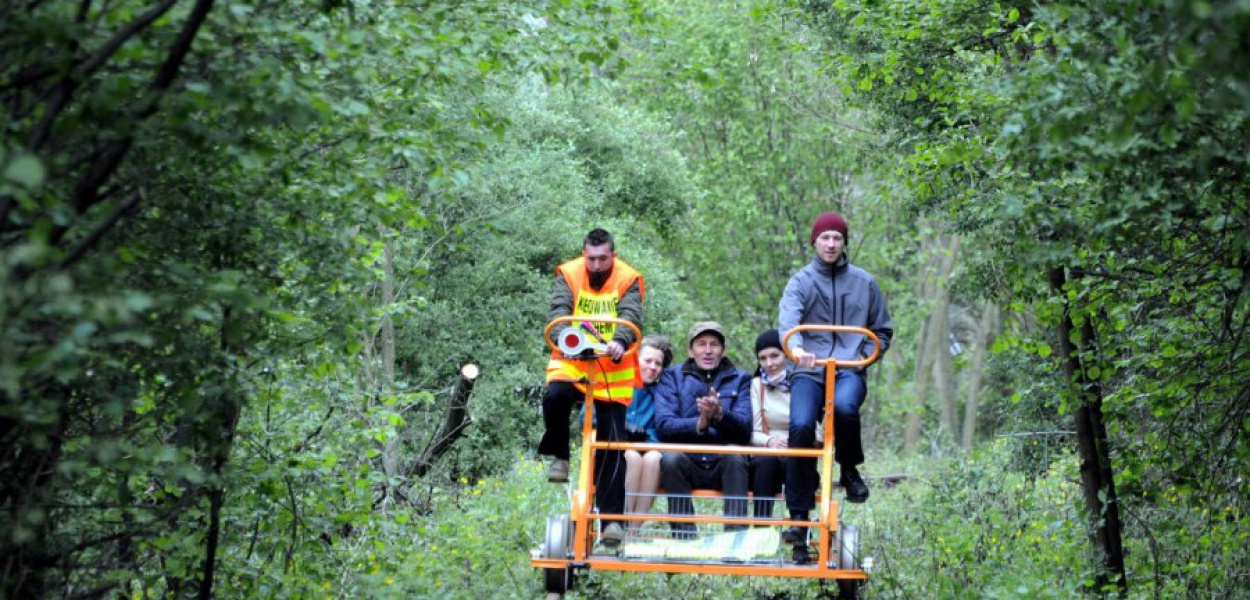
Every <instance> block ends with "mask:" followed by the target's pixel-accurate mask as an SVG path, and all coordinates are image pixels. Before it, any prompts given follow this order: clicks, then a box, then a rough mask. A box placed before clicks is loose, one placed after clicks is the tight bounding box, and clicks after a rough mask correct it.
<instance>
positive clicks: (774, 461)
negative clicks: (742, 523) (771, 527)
mask: <svg viewBox="0 0 1250 600" xmlns="http://www.w3.org/2000/svg"><path fill="white" fill-rule="evenodd" d="M785 463H786V459H785V458H783V457H780V456H752V457H751V493H752V494H753V495H754V496H755V502H754V504H755V506H754V508H755V516H756V517H757V518H760V517H762V518H772V516H773V503H774V502H775V499H776V496H777V494H778V493H779V492H781V485H782V484H783V483H785V482H786V468H785Z"/></svg>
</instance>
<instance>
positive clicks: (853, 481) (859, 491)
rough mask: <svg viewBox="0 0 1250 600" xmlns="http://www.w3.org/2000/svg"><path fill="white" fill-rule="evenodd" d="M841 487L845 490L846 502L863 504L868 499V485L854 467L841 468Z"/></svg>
mask: <svg viewBox="0 0 1250 600" xmlns="http://www.w3.org/2000/svg"><path fill="white" fill-rule="evenodd" d="M841 484H842V487H844V488H846V501H847V502H857V503H858V502H863V501H865V500H867V499H868V484H866V483H864V478H863V477H860V475H859V470H858V469H856V468H855V467H842V479H841Z"/></svg>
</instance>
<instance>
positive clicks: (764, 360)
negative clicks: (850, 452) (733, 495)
mask: <svg viewBox="0 0 1250 600" xmlns="http://www.w3.org/2000/svg"><path fill="white" fill-rule="evenodd" d="M755 358H756V359H757V360H758V361H759V369H758V370H757V371H756V375H755V378H754V379H752V380H751V421H752V431H751V445H752V446H762V447H765V448H786V447H788V446H789V438H790V385H789V383H788V381H787V379H786V377H787V373H786V364H787V360H786V355H785V353H784V352H782V351H781V336H780V335H779V334H778V332H777V330H776V329H769V330H767V331H765V332H764V333H761V334H760V336H759V337H758V338H756V340H755ZM816 432H817V433H816V436H817V440H819V441H821V442H823V441H824V430H823V428H821V427H817V428H816ZM785 460H787V459H785V458H782V457H778V456H752V457H751V481H752V483H751V494H752V495H753V496H754V498H755V516H756V517H757V518H759V517H767V518H772V516H773V503H774V501H775V499H776V496H777V494H779V493H780V492H781V485H782V484H783V483H785V478H786V468H785Z"/></svg>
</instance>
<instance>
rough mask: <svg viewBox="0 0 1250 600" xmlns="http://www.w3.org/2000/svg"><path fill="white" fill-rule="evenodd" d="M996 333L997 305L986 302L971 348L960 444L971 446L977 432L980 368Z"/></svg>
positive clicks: (981, 368) (966, 446) (982, 367)
mask: <svg viewBox="0 0 1250 600" xmlns="http://www.w3.org/2000/svg"><path fill="white" fill-rule="evenodd" d="M997 333H998V306H997V305H996V304H994V303H993V302H986V303H985V309H984V310H982V311H981V327H980V331H979V335H978V336H977V344H976V347H975V348H973V349H972V366H971V368H970V369H969V374H968V398H967V400H966V402H965V404H964V430H963V438H962V440H961V444H960V445H961V446H963V447H964V448H971V447H972V440H973V438H975V437H976V433H977V409H978V408H979V405H980V403H981V379H982V375H983V373H982V370H983V369H984V368H985V357H986V356H987V355H988V354H989V350H990V346H991V345H992V344H993V343H994V338H995V337H997Z"/></svg>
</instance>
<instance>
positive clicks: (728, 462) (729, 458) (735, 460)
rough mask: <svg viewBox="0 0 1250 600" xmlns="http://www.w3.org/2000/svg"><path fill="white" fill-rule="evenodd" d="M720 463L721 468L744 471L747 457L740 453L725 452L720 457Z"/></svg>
mask: <svg viewBox="0 0 1250 600" xmlns="http://www.w3.org/2000/svg"><path fill="white" fill-rule="evenodd" d="M721 464H722V467H721V468H723V469H725V470H732V471H742V472H743V473H745V472H746V470H747V457H745V456H743V455H741V454H726V455H725V456H722V457H721Z"/></svg>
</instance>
